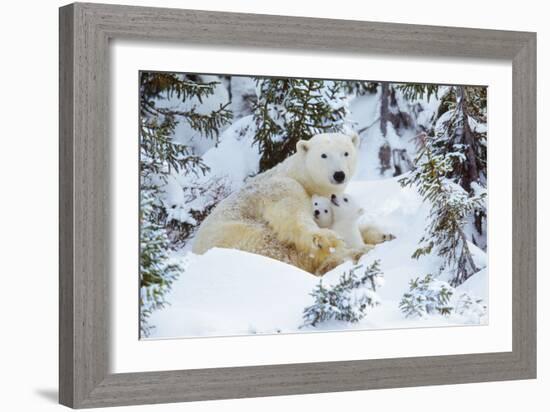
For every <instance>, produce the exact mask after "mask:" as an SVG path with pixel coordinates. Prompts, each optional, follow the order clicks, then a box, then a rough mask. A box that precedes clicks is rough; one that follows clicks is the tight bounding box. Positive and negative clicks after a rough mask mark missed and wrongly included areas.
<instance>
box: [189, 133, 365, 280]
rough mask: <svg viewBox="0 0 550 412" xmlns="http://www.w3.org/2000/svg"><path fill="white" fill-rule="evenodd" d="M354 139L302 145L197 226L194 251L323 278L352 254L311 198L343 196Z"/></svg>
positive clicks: (328, 136)
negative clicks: (255, 257)
mask: <svg viewBox="0 0 550 412" xmlns="http://www.w3.org/2000/svg"><path fill="white" fill-rule="evenodd" d="M358 145H359V137H358V136H357V135H353V136H348V135H345V134H341V133H324V134H318V135H315V136H313V137H312V138H311V139H310V140H308V141H305V140H301V141H299V142H298V143H297V145H296V153H294V154H293V155H291V156H290V157H288V158H287V159H286V160H284V161H283V162H281V163H279V164H278V165H277V166H275V167H273V168H272V169H270V170H268V171H266V172H264V173H261V174H259V175H258V176H256V177H254V178H252V179H250V180H249V181H248V182H247V183H246V184H245V185H244V186H243V187H242V188H241V189H240V190H239V191H237V192H234V193H232V194H231V195H230V196H228V197H227V198H225V199H224V200H222V201H221V202H220V203H219V204H218V205H217V206H216V207H215V208H214V210H213V211H212V213H211V214H210V215H209V216H208V217H207V218H206V219H205V220H204V221H203V222H202V224H201V225H200V227H199V229H198V231H197V234H196V236H195V240H194V244H193V252H194V253H198V254H202V253H205V252H206V251H207V250H209V249H211V248H214V247H222V248H233V249H239V250H243V251H247V252H251V253H257V254H260V255H264V256H267V257H271V258H274V259H278V260H281V261H283V262H286V263H289V264H292V265H295V266H297V267H299V268H301V269H304V270H306V271H308V272H310V273H313V274H316V275H322V274H324V273H325V272H326V271H328V270H330V269H332V268H334V267H335V266H337V265H338V264H340V263H342V262H343V261H344V260H346V259H348V258H350V257H352V254H353V252H352V251H350V250H349V249H348V248H346V247H345V245H344V243H343V242H342V241H341V240H340V239H339V238H338V236H337V235H336V233H335V232H334V231H332V230H330V229H327V228H321V227H319V226H318V225H317V224H316V223H315V221H314V219H313V215H312V213H311V197H312V196H313V195H314V194H317V195H320V196H324V197H330V196H331V195H332V194H340V193H343V192H344V191H345V189H346V186H347V184H348V183H349V181H350V179H351V177H352V176H353V174H354V173H355V169H356V163H357V147H358Z"/></svg>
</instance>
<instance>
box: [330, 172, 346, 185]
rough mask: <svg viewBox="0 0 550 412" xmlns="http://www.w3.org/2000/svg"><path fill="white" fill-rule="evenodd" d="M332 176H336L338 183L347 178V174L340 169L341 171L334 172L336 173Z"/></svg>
mask: <svg viewBox="0 0 550 412" xmlns="http://www.w3.org/2000/svg"><path fill="white" fill-rule="evenodd" d="M332 177H333V178H334V180H335V181H336V182H337V183H342V182H343V181H344V180H345V178H346V174H345V173H344V172H342V171H339V172H334V174H333V175H332Z"/></svg>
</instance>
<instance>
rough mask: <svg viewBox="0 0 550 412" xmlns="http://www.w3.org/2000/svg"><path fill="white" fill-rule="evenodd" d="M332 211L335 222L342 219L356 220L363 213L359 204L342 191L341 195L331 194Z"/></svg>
mask: <svg viewBox="0 0 550 412" xmlns="http://www.w3.org/2000/svg"><path fill="white" fill-rule="evenodd" d="M330 201H331V203H332V213H333V218H334V221H335V222H338V221H342V220H351V221H354V220H357V219H359V217H360V216H361V215H363V214H364V213H365V211H364V210H363V208H362V207H361V205H359V203H357V201H355V199H354V198H353V197H351V196H350V195H348V194H346V193H344V194H341V195H334V194H333V195H332V196H331V197H330Z"/></svg>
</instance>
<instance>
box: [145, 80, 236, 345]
mask: <svg viewBox="0 0 550 412" xmlns="http://www.w3.org/2000/svg"><path fill="white" fill-rule="evenodd" d="M216 84H217V83H216V82H208V83H203V82H200V79H199V78H198V77H197V76H186V75H182V74H176V73H156V72H141V73H140V187H141V191H140V303H141V306H140V330H141V333H142V334H143V335H145V336H147V334H148V333H149V331H150V326H148V325H147V318H148V317H149V315H150V314H151V312H152V311H153V310H155V309H157V308H159V307H162V306H163V305H164V299H163V296H164V294H165V293H166V291H167V290H168V289H169V288H170V284H171V283H172V281H173V280H174V278H175V277H177V275H178V274H179V273H181V271H182V268H181V267H180V266H179V265H178V264H177V263H174V262H170V259H169V252H170V249H171V248H172V244H171V242H170V239H169V237H168V234H169V231H170V230H174V229H176V230H177V229H178V228H177V227H176V228H174V226H173V221H168V219H167V216H168V213H167V210H166V207H165V205H163V203H162V201H161V197H162V196H161V192H162V190H163V186H164V185H165V184H166V183H167V180H168V178H169V175H170V173H171V172H172V171H175V172H178V171H185V172H188V173H193V174H196V175H199V174H204V173H206V172H207V171H208V168H207V167H206V165H205V164H204V163H203V162H202V160H201V158H200V157H199V156H197V155H195V154H194V153H193V151H192V149H191V148H189V147H188V146H186V145H184V144H181V143H178V142H177V141H175V139H174V130H175V128H176V126H177V124H178V122H180V121H185V122H187V123H188V124H189V125H190V126H191V127H192V128H193V129H194V130H197V131H198V132H200V133H201V134H202V135H203V136H205V138H214V139H215V138H217V136H218V134H219V128H220V127H221V126H223V125H224V124H226V123H227V122H228V121H229V119H230V118H231V112H230V111H228V110H227V108H226V107H225V106H220V107H219V108H218V109H217V110H214V111H212V112H211V113H208V114H201V113H198V112H197V111H196V110H195V109H194V108H190V109H189V110H187V111H181V110H175V109H170V108H166V107H163V106H162V105H159V104H158V103H159V102H161V101H163V100H168V99H172V98H176V99H179V100H181V101H186V100H188V99H192V98H196V99H198V101H199V102H201V101H202V99H203V98H205V97H207V96H210V95H211V94H212V93H213V92H214V87H215V86H216Z"/></svg>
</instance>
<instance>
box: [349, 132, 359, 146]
mask: <svg viewBox="0 0 550 412" xmlns="http://www.w3.org/2000/svg"><path fill="white" fill-rule="evenodd" d="M350 137H351V142H352V143H353V145H354V146H355V147H359V135H358V134H357V133H355V132H353V133H352V134H351V135H350Z"/></svg>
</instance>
